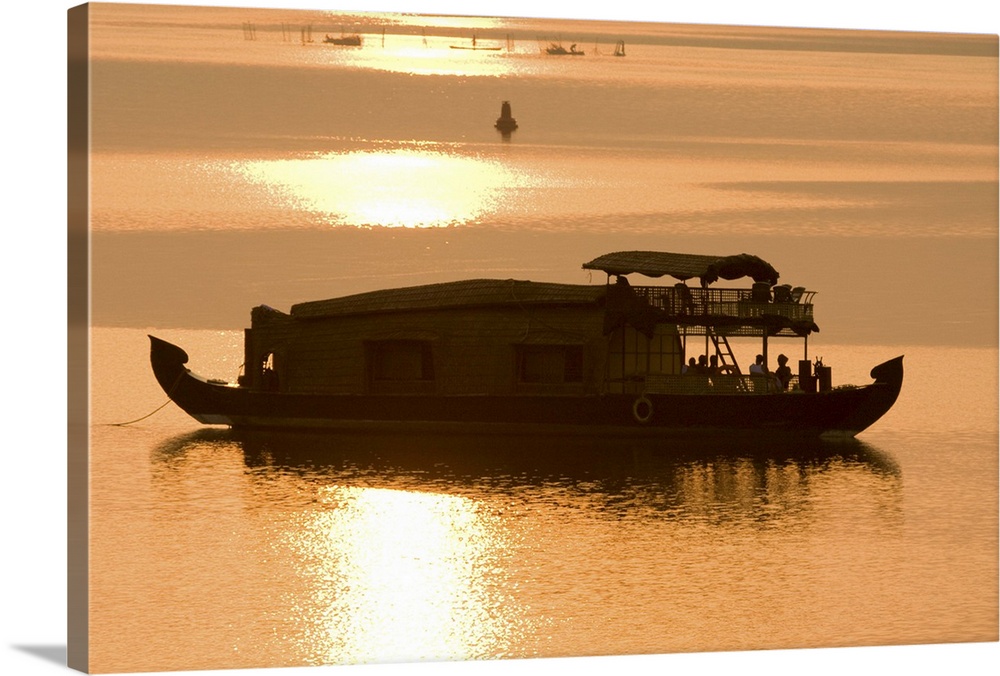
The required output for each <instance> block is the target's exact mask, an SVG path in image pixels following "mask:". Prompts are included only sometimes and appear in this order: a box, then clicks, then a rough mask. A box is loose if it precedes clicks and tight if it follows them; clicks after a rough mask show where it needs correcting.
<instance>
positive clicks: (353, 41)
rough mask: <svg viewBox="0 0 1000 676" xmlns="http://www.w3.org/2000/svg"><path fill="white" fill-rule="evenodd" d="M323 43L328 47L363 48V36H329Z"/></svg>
mask: <svg viewBox="0 0 1000 676" xmlns="http://www.w3.org/2000/svg"><path fill="white" fill-rule="evenodd" d="M323 42H324V43H325V44H328V45H343V46H345V47H360V46H361V36H360V35H357V34H355V35H341V36H340V37H339V38H335V37H333V36H331V35H327V36H326V37H325V38H323Z"/></svg>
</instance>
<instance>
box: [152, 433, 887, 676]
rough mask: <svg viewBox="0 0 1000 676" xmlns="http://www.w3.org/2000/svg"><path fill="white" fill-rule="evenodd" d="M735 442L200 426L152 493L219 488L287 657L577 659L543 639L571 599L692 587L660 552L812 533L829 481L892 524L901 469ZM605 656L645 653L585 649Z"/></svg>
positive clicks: (162, 469) (832, 452)
mask: <svg viewBox="0 0 1000 676" xmlns="http://www.w3.org/2000/svg"><path fill="white" fill-rule="evenodd" d="M747 443H748V442H746V441H745V440H743V441H740V442H729V441H727V440H726V439H719V440H717V441H713V442H707V441H706V442H699V443H694V442H691V441H684V442H678V445H674V446H671V445H669V444H666V443H665V442H662V441H659V442H655V443H654V442H643V441H627V442H621V441H612V440H604V441H594V440H590V439H586V438H581V437H575V438H564V437H559V436H551V437H537V436H535V437H529V436H523V437H519V436H503V437H500V436H478V435H465V436H461V435H459V436H435V435H408V436H403V435H394V434H388V433H385V434H330V433H317V432H304V431H261V430H230V429H218V428H213V429H203V430H199V431H197V432H194V433H191V434H188V435H185V436H181V437H178V438H175V439H172V440H170V441H168V442H166V443H164V444H162V445H161V446H160V447H159V448H157V449H156V450H155V451H154V470H153V472H154V483H159V484H161V487H160V488H161V492H162V495H163V496H164V499H165V500H170V499H176V496H177V494H178V493H180V492H183V488H182V486H184V485H187V486H190V485H191V484H192V483H197V482H204V483H203V485H205V484H208V485H212V484H214V485H216V486H220V487H224V486H229V487H228V488H222V489H221V490H223V491H224V492H225V493H226V494H227V496H226V498H225V502H226V504H228V505H230V506H229V507H225V508H221V509H228V510H230V511H233V505H237V508H236V509H235V513H236V516H234V517H231V518H233V520H234V522H236V523H238V524H240V525H239V528H241V529H244V530H245V529H246V525H245V522H246V521H247V520H249V521H251V522H252V523H253V524H256V525H254V526H252V528H250V531H251V532H252V535H250V536H246V539H247V540H249V541H251V542H252V543H253V544H252V545H250V544H248V543H247V542H239V543H236V544H237V547H238V549H239V551H240V552H241V554H240V556H241V557H243V558H244V559H246V557H247V556H248V554H247V552H248V551H254V550H256V552H257V553H255V554H253V555H252V557H253V560H251V561H250V562H249V564H248V563H246V561H244V563H243V565H244V566H246V565H249V566H250V567H252V568H254V569H256V570H261V571H266V572H264V573H261V574H262V575H263V576H264V577H265V578H266V579H264V580H258V583H262V584H266V585H267V587H268V588H273V589H276V590H280V591H281V598H280V600H279V601H278V602H276V603H275V604H274V606H275V607H272V608H270V609H268V613H269V614H270V616H271V617H272V618H274V622H275V623H276V626H277V627H278V629H277V630H278V631H280V632H281V634H283V635H284V636H286V637H290V638H288V639H284V640H287V641H289V642H290V643H291V644H294V649H293V650H292V653H293V655H289V656H288V663H296V662H297V661H298V662H300V663H306V664H330V663H357V662H368V661H394V660H417V659H490V658H496V657H532V656H546V655H558V654H573V653H568V652H565V651H568V650H573V651H577V652H579V651H583V652H582V653H581V654H588V653H586V646H580V645H573V644H572V643H571V641H572V640H575V638H569V639H559V638H552V637H553V636H556V637H558V636H563V635H565V636H569V637H576V633H574V632H573V631H569V630H567V629H566V627H570V626H572V624H573V623H574V622H578V621H579V619H576V620H574V619H573V617H576V616H577V614H578V613H579V612H580V611H579V609H578V607H577V605H576V604H577V603H578V602H580V599H584V598H587V597H590V598H592V599H593V598H596V596H595V595H601V594H604V595H606V594H608V593H609V591H608V590H609V589H613V588H614V587H615V586H616V585H621V584H627V585H629V586H638V587H640V588H647V591H648V594H647V595H648V596H650V598H653V599H655V598H657V597H656V595H657V594H660V593H661V591H662V590H661V587H663V588H666V587H669V586H670V585H672V584H674V578H673V577H672V576H678V575H679V576H681V578H677V579H678V580H679V579H682V578H683V576H684V575H687V573H685V572H684V569H685V568H684V566H681V567H677V566H676V565H675V566H670V567H667V568H664V567H663V562H664V561H665V559H664V557H665V556H668V557H671V558H673V559H674V560H675V561H676V560H678V557H682V558H681V560H683V556H687V555H682V552H684V551H686V550H690V549H691V548H692V547H697V548H703V547H712V546H714V545H712V544H711V543H712V541H713V540H714V539H715V538H724V539H732V538H734V537H735V538H737V539H739V538H741V537H743V538H744V539H749V540H751V541H752V540H754V539H756V538H757V537H759V536H754V535H752V533H754V532H758V533H760V532H761V529H765V530H768V529H769V528H770V529H771V530H772V532H776V531H774V529H773V528H771V527H772V526H775V525H777V526H779V530H781V531H782V532H784V529H785V527H788V528H794V529H798V530H799V531H800V532H815V530H816V527H817V526H819V527H820V529H821V530H822V527H823V526H824V525H826V524H825V523H824V521H825V519H826V518H827V516H826V515H827V512H828V511H829V510H830V509H836V508H835V507H833V506H832V505H833V503H832V502H830V499H829V497H828V496H829V494H830V491H831V489H830V486H831V484H834V485H841V486H844V487H846V488H845V490H846V491H848V492H850V493H851V495H849V496H841V497H840V498H838V499H837V500H838V501H840V502H842V503H846V502H852V503H853V504H858V503H866V502H867V503H868V504H869V505H870V504H871V502H872V499H873V498H874V502H875V503H876V504H875V508H874V510H873V511H874V512H875V513H882V514H885V513H888V514H894V513H898V511H899V510H898V509H897V508H896V506H895V502H896V500H897V498H898V489H899V486H900V481H899V469H898V467H897V466H896V464H895V463H894V461H893V460H892V459H890V458H888V457H887V456H886V455H884V454H883V453H882V452H880V451H878V450H877V449H874V448H872V447H871V446H869V445H867V444H865V443H863V442H860V441H857V440H853V439H852V440H845V441H838V442H822V441H819V440H816V441H800V442H797V443H795V444H792V443H779V442H775V443H774V444H771V445H769V447H768V448H760V447H749V446H748V445H747ZM680 444H683V445H680ZM213 465H215V466H217V467H220V468H221V467H224V470H221V472H220V470H218V469H217V470H211V469H208V468H210V467H211V466H213ZM205 472H213V473H215V474H219V473H221V474H224V475H226V476H225V477H218V476H216V477H210V476H204V477H203V476H202V474H203V473H205ZM234 487H235V489H234ZM817 494H818V495H817ZM234 496H237V497H235V498H234ZM817 503H818V505H819V506H817ZM838 504H839V503H838ZM201 505H203V502H201V503H198V504H194V503H192V505H191V509H192V510H201V509H203V507H202V506H201ZM817 512H818V515H817ZM218 518H219V519H226V518H230V517H227V516H226V515H221V514H220V515H219V516H218ZM837 518H839V517H837ZM734 528H735V529H736V530H735V531H734V530H733V529H734ZM720 529H721V530H720ZM740 533H743V534H744V535H743V536H741V535H740ZM783 537H784V536H783ZM695 543H697V544H695ZM230 546H232V543H231V545H230ZM705 556H709V558H711V556H712V554H711V549H710V550H709V551H707V552H702V551H691V552H690V558H691V559H692V560H705V558H704V557H705ZM721 556H723V557H726V556H728V555H727V554H725V553H724V552H723V553H722V554H721ZM258 557H259V558H260V559H261V560H260V561H257V560H256V559H257V558H258ZM567 584H570V585H571V587H572V589H571V590H570V589H569V588H566V587H565V585H567ZM577 597H579V598H577ZM653 603H654V605H655V604H656V603H661V601H659V600H657V601H654V602H653ZM606 610H607V609H605V612H606ZM553 623H554V624H553ZM567 623H568V624H567ZM560 627H561V628H562V630H561V631H560V630H559V628H560ZM562 632H565V633H562ZM640 635H641V633H640V634H637V636H640ZM657 640H659V639H657ZM560 641H562V642H560ZM665 647H667V648H669V647H671V646H670V645H666V646H665ZM616 649H627V650H636V649H641V646H640V647H639V648H636V646H633V645H630V644H625V645H623V646H617V645H616V644H615V643H614V640H612V639H611V638H609V643H608V644H607V645H603V646H598V647H595V648H594V650H596V652H595V653H591V654H601V653H607V652H614V651H615V650H616Z"/></svg>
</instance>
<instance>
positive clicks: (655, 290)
mask: <svg viewBox="0 0 1000 676" xmlns="http://www.w3.org/2000/svg"><path fill="white" fill-rule="evenodd" d="M632 288H633V289H634V291H635V293H636V295H638V296H639V297H640V298H643V299H645V300H646V302H648V303H649V304H650V305H652V306H653V307H655V308H659V309H661V310H664V311H665V312H667V313H668V314H670V315H674V316H690V317H735V318H740V319H753V318H756V317H761V316H763V315H778V316H781V317H787V318H788V319H790V320H792V321H796V322H799V321H812V320H813V305H812V297H813V296H814V295H815V291H802V292H801V293H800V294H796V296H794V298H796V300H793V299H792V298H793V296H788V297H787V299H785V298H784V297H783V296H782V295H781V294H775V295H778V296H779V300H778V301H775V300H773V299H772V293H771V291H770V289H768V288H766V285H765V288H756V289H702V288H697V287H689V286H686V285H683V284H678V285H677V286H635V287H632Z"/></svg>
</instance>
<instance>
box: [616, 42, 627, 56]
mask: <svg viewBox="0 0 1000 676" xmlns="http://www.w3.org/2000/svg"><path fill="white" fill-rule="evenodd" d="M615 56H625V41H624V40H619V41H618V44H616V45H615Z"/></svg>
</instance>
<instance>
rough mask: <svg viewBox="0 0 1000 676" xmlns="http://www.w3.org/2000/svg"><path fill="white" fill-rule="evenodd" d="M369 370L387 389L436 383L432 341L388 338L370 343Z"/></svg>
mask: <svg viewBox="0 0 1000 676" xmlns="http://www.w3.org/2000/svg"><path fill="white" fill-rule="evenodd" d="M367 358H368V373H369V377H370V379H371V381H372V383H374V384H376V385H377V386H380V387H379V389H385V387H386V386H388V387H390V389H391V386H392V385H393V384H399V385H405V384H407V383H433V381H434V359H433V352H432V350H431V346H430V343H427V342H423V341H417V340H388V341H379V342H372V343H368V350H367Z"/></svg>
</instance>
